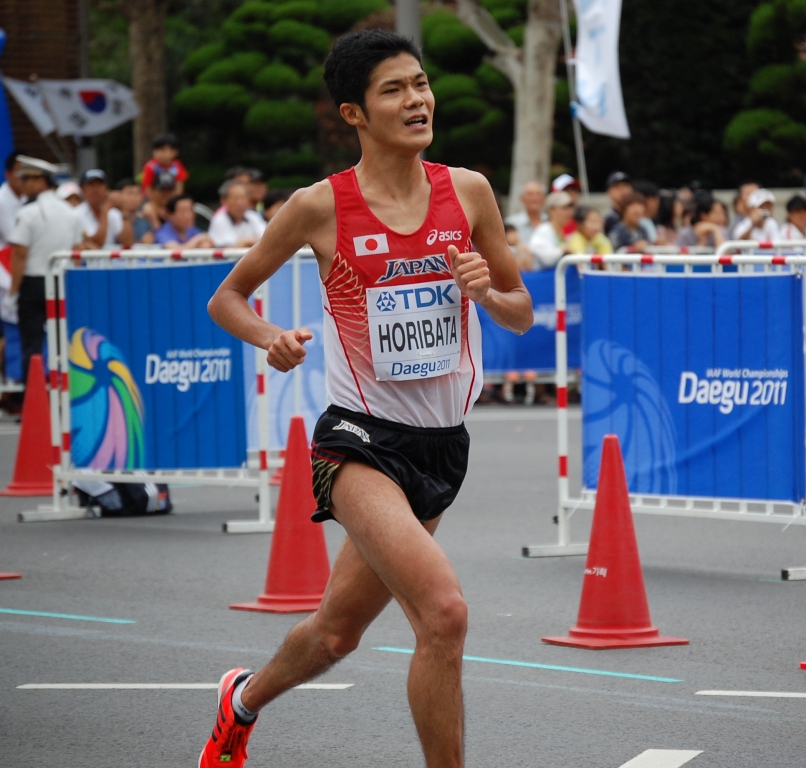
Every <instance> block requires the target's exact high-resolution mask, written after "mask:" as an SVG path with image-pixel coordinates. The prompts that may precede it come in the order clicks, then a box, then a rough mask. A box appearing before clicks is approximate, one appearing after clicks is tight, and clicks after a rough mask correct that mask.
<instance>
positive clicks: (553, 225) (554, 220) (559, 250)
mask: <svg viewBox="0 0 806 768" xmlns="http://www.w3.org/2000/svg"><path fill="white" fill-rule="evenodd" d="M546 213H547V214H548V217H549V220H548V221H544V222H543V223H542V224H541V225H540V226H539V227H537V229H535V231H534V234H533V235H532V239H531V240H530V241H529V250H530V251H531V252H532V256H533V257H534V261H533V265H534V266H533V269H535V270H541V269H552V268H553V267H554V265H555V264H556V263H557V262H558V261H559V260H560V259H561V258H562V257H563V256H564V255H565V254H566V253H568V245H567V243H566V242H565V236H564V235H563V229H564V228H565V225H566V224H568V222H569V221H570V219H571V217H572V216H573V215H574V201H573V200H572V199H571V195H569V194H568V193H567V192H552V193H551V194H550V195H549V196H548V197H547V198H546Z"/></svg>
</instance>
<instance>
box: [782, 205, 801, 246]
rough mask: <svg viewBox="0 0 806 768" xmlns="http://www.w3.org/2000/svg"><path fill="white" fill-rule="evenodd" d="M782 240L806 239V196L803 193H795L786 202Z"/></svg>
mask: <svg viewBox="0 0 806 768" xmlns="http://www.w3.org/2000/svg"><path fill="white" fill-rule="evenodd" d="M781 240H806V198H805V197H803V196H802V195H795V196H794V197H792V198H790V200H789V202H788V203H787V204H786V224H784V226H783V227H781Z"/></svg>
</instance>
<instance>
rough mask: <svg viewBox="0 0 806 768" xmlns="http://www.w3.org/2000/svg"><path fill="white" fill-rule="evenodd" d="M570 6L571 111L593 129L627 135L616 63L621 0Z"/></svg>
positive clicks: (591, 0) (581, 0)
mask: <svg viewBox="0 0 806 768" xmlns="http://www.w3.org/2000/svg"><path fill="white" fill-rule="evenodd" d="M574 6H575V7H576V13H577V47H576V55H575V59H576V64H575V67H574V68H575V72H576V87H577V102H578V103H577V104H576V105H575V113H574V114H575V116H576V117H578V118H579V119H580V120H581V121H582V123H583V124H584V125H585V126H586V127H587V128H588V129H589V130H591V131H593V132H594V133H603V134H605V135H606V136H615V137H616V138H619V139H629V138H630V128H629V126H628V125H627V115H626V114H625V113H624V99H623V98H622V95H621V75H620V73H619V65H618V38H619V27H620V25H621V0H574Z"/></svg>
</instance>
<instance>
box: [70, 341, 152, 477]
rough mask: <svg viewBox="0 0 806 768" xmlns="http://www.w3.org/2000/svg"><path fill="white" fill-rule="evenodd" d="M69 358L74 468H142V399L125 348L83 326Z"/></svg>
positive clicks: (72, 342)
mask: <svg viewBox="0 0 806 768" xmlns="http://www.w3.org/2000/svg"><path fill="white" fill-rule="evenodd" d="M69 360H70V376H69V381H70V420H71V450H72V457H73V463H74V464H75V466H77V467H92V468H93V469H141V468H143V467H144V466H145V441H144V436H143V420H144V416H145V410H144V408H143V398H142V396H141V395H140V390H139V389H138V388H137V384H136V383H135V381H134V378H133V377H132V374H131V371H129V367H128V366H127V364H126V361H125V360H124V358H123V355H122V354H121V352H120V350H119V349H118V348H117V347H116V346H115V345H114V344H112V343H111V342H110V341H109V340H108V339H106V338H104V337H103V336H101V334H99V333H96V332H95V331H93V330H91V329H90V328H79V329H78V330H77V331H75V333H73V337H72V339H71V340H70V350H69Z"/></svg>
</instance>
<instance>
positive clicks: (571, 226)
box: [551, 173, 582, 237]
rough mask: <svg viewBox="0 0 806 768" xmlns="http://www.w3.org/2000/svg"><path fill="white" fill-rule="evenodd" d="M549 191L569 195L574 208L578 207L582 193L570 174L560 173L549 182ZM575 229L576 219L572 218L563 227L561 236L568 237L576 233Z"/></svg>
mask: <svg viewBox="0 0 806 768" xmlns="http://www.w3.org/2000/svg"><path fill="white" fill-rule="evenodd" d="M551 191H552V192H567V193H568V194H569V195H571V200H573V201H574V208H576V207H577V206H578V205H579V195H580V193H581V192H582V187H581V186H580V184H579V182H578V181H577V180H576V179H575V178H574V177H573V176H572V175H571V174H570V173H561V174H560V175H559V176H558V177H557V178H556V179H554V181H552V182H551ZM576 228H577V222H576V219H575V218H572V219H571V221H569V222H568V223H567V224H566V225H565V232H564V233H563V234H564V235H565V236H566V237H568V236H569V235H570V234H571V233H572V232H575V231H576Z"/></svg>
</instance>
